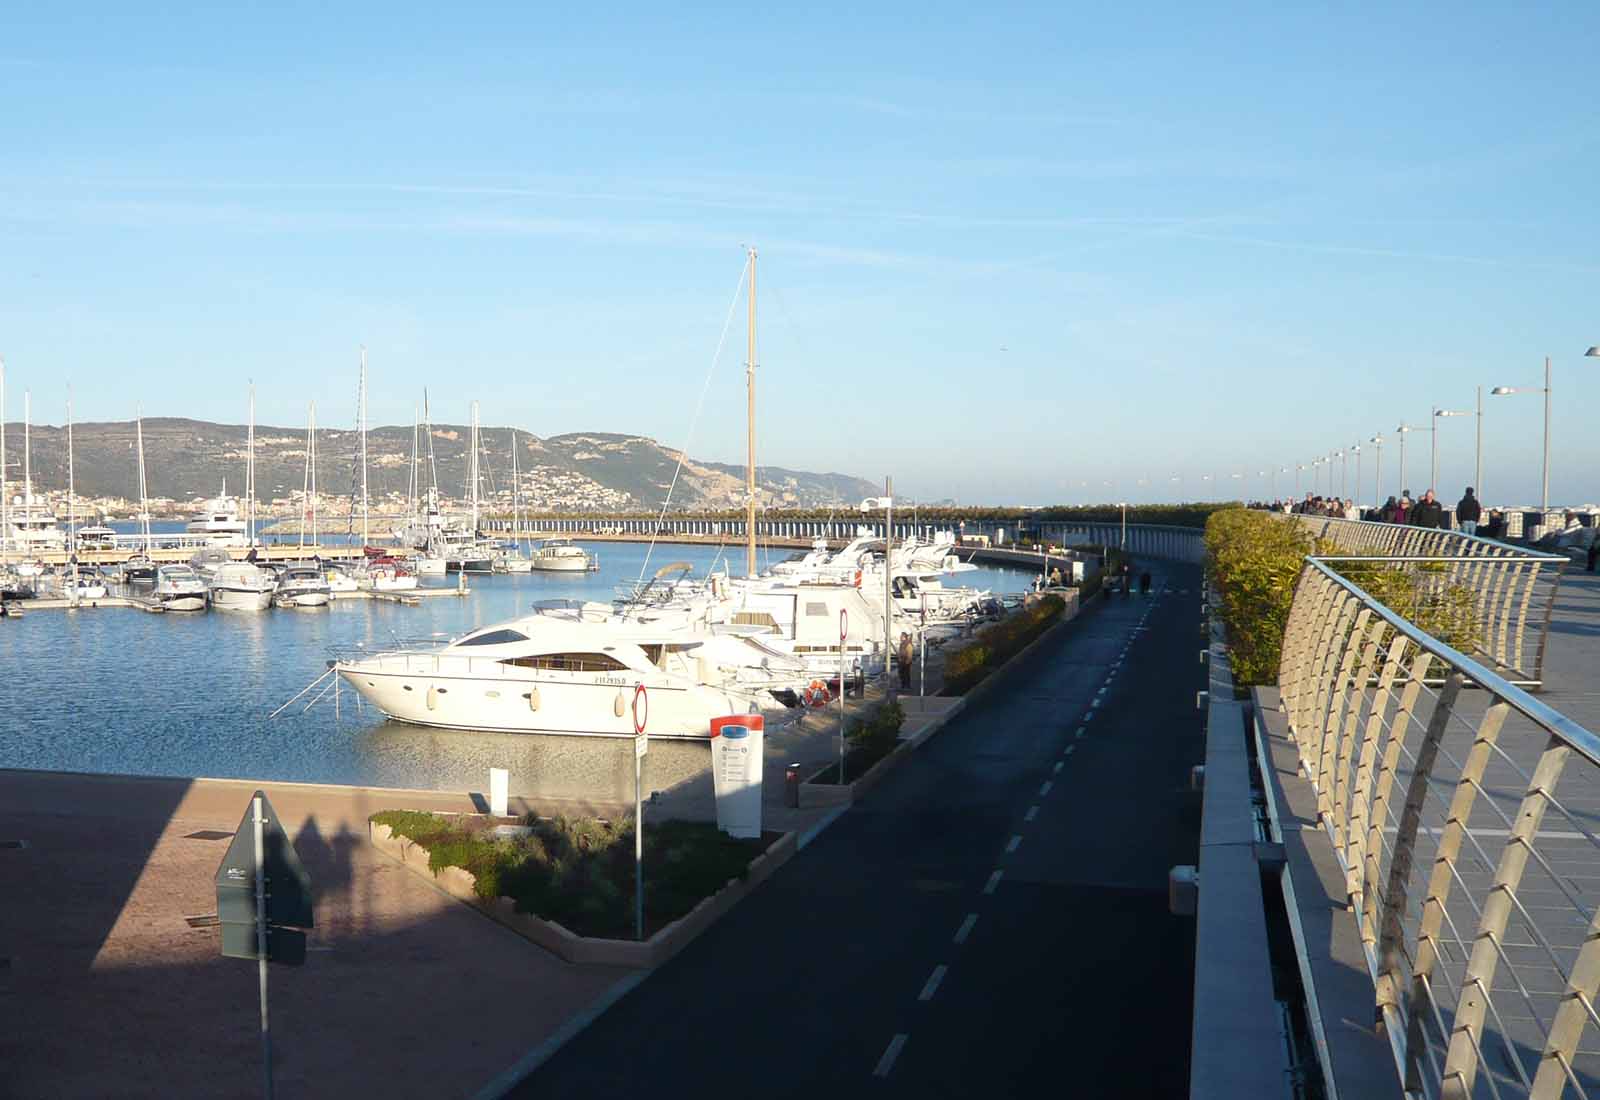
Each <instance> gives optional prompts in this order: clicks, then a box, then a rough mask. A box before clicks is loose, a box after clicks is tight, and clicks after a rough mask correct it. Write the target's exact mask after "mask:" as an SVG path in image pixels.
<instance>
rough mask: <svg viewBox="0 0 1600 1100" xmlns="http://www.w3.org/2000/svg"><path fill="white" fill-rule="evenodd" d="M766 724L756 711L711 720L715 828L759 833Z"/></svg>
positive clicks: (730, 832) (745, 834)
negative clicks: (763, 744) (715, 798)
mask: <svg viewBox="0 0 1600 1100" xmlns="http://www.w3.org/2000/svg"><path fill="white" fill-rule="evenodd" d="M765 724H766V723H765V720H764V719H763V718H762V716H761V715H759V714H738V715H734V716H732V717H729V718H713V719H712V720H711V785H712V789H713V790H714V791H715V792H716V796H717V828H719V829H721V830H722V831H723V832H725V833H727V834H728V835H729V836H733V837H759V836H760V835H761V773H762V769H763V760H762V741H763V738H764V733H765Z"/></svg>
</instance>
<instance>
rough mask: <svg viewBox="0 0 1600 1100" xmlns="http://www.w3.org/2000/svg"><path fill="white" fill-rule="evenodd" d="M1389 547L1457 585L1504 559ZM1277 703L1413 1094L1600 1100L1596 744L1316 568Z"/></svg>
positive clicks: (1303, 586) (1292, 624)
mask: <svg viewBox="0 0 1600 1100" xmlns="http://www.w3.org/2000/svg"><path fill="white" fill-rule="evenodd" d="M1374 526H1378V525H1374ZM1341 534H1342V532H1341ZM1344 537H1350V536H1344ZM1360 537H1361V538H1363V539H1364V538H1365V536H1364V535H1363V536H1360ZM1374 537H1375V538H1376V539H1377V540H1378V543H1377V544H1376V547H1375V548H1376V549H1377V550H1378V551H1379V552H1381V553H1385V554H1388V555H1391V556H1396V557H1400V558H1409V557H1414V556H1417V552H1418V551H1420V552H1422V553H1424V554H1429V553H1431V554H1434V555H1442V557H1439V558H1436V559H1434V560H1443V561H1446V562H1450V563H1451V566H1452V568H1454V567H1456V566H1459V565H1461V564H1462V562H1461V561H1460V560H1459V559H1462V558H1465V559H1469V561H1482V560H1489V561H1491V562H1492V561H1494V560H1495V559H1496V558H1503V557H1504V555H1502V554H1500V553H1499V552H1498V551H1496V552H1494V553H1490V552H1489V551H1488V550H1484V551H1482V552H1478V553H1469V552H1463V551H1464V550H1468V549H1472V548H1464V547H1463V546H1462V545H1461V544H1460V543H1459V542H1457V543H1454V544H1452V543H1450V542H1449V541H1441V540H1440V539H1439V537H1438V533H1432V534H1424V535H1423V536H1422V539H1423V540H1424V541H1422V542H1420V543H1409V542H1407V541H1406V539H1405V536H1401V540H1402V541H1401V542H1398V543H1387V542H1384V541H1383V540H1384V539H1387V538H1389V537H1390V536H1389V535H1387V534H1382V533H1380V534H1378V535H1376V536H1374ZM1453 537H1454V538H1456V539H1461V538H1465V537H1466V536H1453ZM1480 541H1487V540H1480ZM1492 545H1494V546H1499V545H1500V544H1492ZM1362 549H1364V550H1370V549H1374V546H1372V545H1363V546H1362ZM1504 549H1506V550H1514V548H1510V547H1506V548H1504ZM1497 568H1498V567H1497ZM1485 575H1488V576H1492V572H1491V573H1490V574H1479V575H1478V576H1479V578H1480V579H1481V578H1482V577H1483V576H1485ZM1279 683H1280V688H1281V694H1280V706H1281V708H1282V710H1283V711H1284V713H1285V715H1286V717H1287V719H1288V725H1289V730H1290V734H1291V736H1292V737H1293V740H1294V741H1295V743H1296V744H1297V746H1298V749H1299V754H1300V766H1301V769H1302V770H1303V772H1304V774H1305V777H1306V779H1307V780H1309V782H1310V784H1311V786H1312V787H1313V789H1314V790H1315V793H1316V805H1317V818H1318V822H1319V825H1320V826H1321V828H1322V829H1323V830H1324V831H1325V832H1326V835H1327V838H1328V840H1329V841H1330V842H1331V844H1332V847H1333V850H1334V851H1335V853H1337V855H1338V859H1339V863H1340V866H1341V868H1342V871H1343V876H1344V887H1345V893H1346V894H1347V896H1348V899H1349V911H1350V913H1351V914H1352V915H1353V916H1354V918H1355V921H1356V924H1357V925H1358V928H1359V933H1360V939H1361V943H1362V946H1363V951H1364V953H1365V956H1366V961H1367V966H1368V970H1369V973H1370V976H1371V979H1372V982H1373V990H1374V1003H1375V1006H1376V1009H1377V1013H1378V1017H1379V1019H1380V1020H1381V1022H1382V1026H1383V1030H1384V1031H1385V1032H1386V1033H1387V1037H1388V1039H1389V1043H1390V1046H1391V1049H1392V1051H1393V1054H1394V1057H1395V1062H1396V1066H1397V1069H1398V1071H1399V1075H1400V1080H1401V1084H1402V1086H1403V1088H1404V1090H1405V1092H1406V1094H1407V1095H1410V1096H1426V1097H1433V1096H1439V1097H1450V1098H1466V1097H1501V1096H1518V1097H1541V1098H1554V1097H1558V1096H1562V1095H1568V1094H1569V1093H1568V1092H1567V1090H1568V1088H1569V1087H1570V1088H1571V1090H1572V1091H1571V1093H1570V1095H1576V1096H1584V1095H1590V1094H1594V1092H1595V1090H1596V1089H1600V1041H1597V1038H1600V1015H1597V1012H1596V1006H1595V998H1596V996H1597V994H1600V903H1597V902H1600V889H1597V887H1596V881H1597V875H1596V871H1597V869H1600V835H1597V834H1600V737H1597V736H1596V735H1595V734H1594V733H1592V732H1590V731H1589V730H1587V729H1585V728H1583V727H1582V726H1581V725H1579V724H1578V723H1576V722H1574V721H1572V720H1571V719H1569V718H1567V717H1566V716H1565V715H1563V714H1561V713H1559V712H1557V711H1555V710H1554V709H1552V708H1551V707H1549V706H1547V705H1545V704H1544V703H1542V702H1540V701H1539V700H1538V699H1536V698H1534V697H1533V696H1532V695H1530V694H1528V693H1527V692H1526V691H1523V690H1522V689H1521V688H1519V687H1517V686H1516V685H1515V684H1513V683H1512V682H1510V680H1509V679H1507V678H1506V677H1504V676H1502V675H1501V674H1500V673H1499V672H1497V671H1496V670H1495V669H1493V668H1490V667H1488V666H1487V665H1486V664H1484V663H1483V662H1481V661H1479V660H1477V659H1475V658H1474V657H1472V656H1469V655H1468V654H1466V653H1463V652H1460V651H1459V650H1457V649H1455V648H1452V647H1451V646H1449V645H1446V644H1445V643H1444V642H1442V641H1440V640H1439V639H1438V638H1435V637H1433V636H1431V635H1430V634H1428V633H1427V632H1426V631H1424V630H1423V629H1422V628H1420V627H1419V626H1417V625H1416V624H1415V623H1413V622H1411V621H1410V620H1408V619H1407V618H1405V617H1403V616H1401V615H1399V614H1397V613H1395V612H1394V611H1393V610H1392V609H1390V608H1389V607H1387V606H1385V605H1384V604H1383V603H1382V602H1380V601H1379V600H1377V599H1376V598H1374V596H1373V595H1371V594H1370V593H1368V592H1367V591H1365V590H1363V589H1362V588H1361V587H1359V586H1358V585H1357V584H1355V583H1354V582H1353V581H1351V580H1350V579H1349V578H1347V577H1345V576H1342V575H1341V574H1340V572H1339V571H1338V570H1337V569H1336V568H1335V566H1334V565H1333V564H1330V563H1329V562H1327V561H1324V560H1321V559H1318V558H1309V559H1307V561H1306V563H1305V565H1304V568H1303V570H1302V572H1301V575H1300V579H1299V582H1298V585H1297V588H1296V591H1295V596H1294V602H1293V604H1292V606H1291V610H1290V614H1289V620H1288V625H1287V629H1286V631H1285V635H1284V643H1283V651H1282V656H1281V663H1280V668H1279ZM1469 686H1472V687H1476V688H1479V689H1482V690H1481V691H1473V692H1464V691H1463V688H1466V687H1469Z"/></svg>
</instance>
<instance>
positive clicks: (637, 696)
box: [633, 684, 650, 943]
mask: <svg viewBox="0 0 1600 1100" xmlns="http://www.w3.org/2000/svg"><path fill="white" fill-rule="evenodd" d="M641 707H642V708H643V709H642V710H641V709H640V708H641ZM649 720H650V696H649V695H648V694H646V692H645V690H644V685H643V684H638V685H636V686H635V687H634V689H633V938H634V939H636V940H639V941H640V942H641V943H642V942H643V941H644V771H643V767H644V758H645V754H646V753H648V752H649V751H650V738H649V737H648V736H647V735H646V734H645V732H644V728H645V723H647V722H648V721H649Z"/></svg>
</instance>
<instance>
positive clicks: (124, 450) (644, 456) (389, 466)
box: [6, 417, 877, 511]
mask: <svg viewBox="0 0 1600 1100" xmlns="http://www.w3.org/2000/svg"><path fill="white" fill-rule="evenodd" d="M470 432H471V429H470V428H469V427H468V426H466V425H461V424H435V425H433V434H432V440H431V442H432V456H431V469H433V470H435V471H437V476H438V483H439V489H440V492H441V493H443V494H444V495H445V496H446V497H449V498H452V499H455V500H464V499H466V498H467V496H468V494H469V492H470V490H469V488H468V485H467V481H468V474H467V451H468V449H469V448H468V445H467V441H468V438H469V436H470ZM247 433H248V429H247V428H246V426H245V425H243V424H217V423H213V422H211V421H205V420H190V419H186V418H181V417H151V418H149V419H146V420H145V421H144V456H145V476H146V480H147V482H148V484H149V493H150V496H151V497H166V498H171V499H173V500H178V501H188V500H192V499H194V498H196V497H210V496H215V495H216V494H217V493H218V492H219V491H221V489H222V485H223V480H224V479H226V481H227V487H228V492H229V493H230V494H238V493H240V492H242V491H243V489H244V478H245V450H246V440H247ZM480 435H481V439H482V443H483V455H482V457H481V460H480V461H481V465H482V482H481V488H480V494H481V495H482V496H483V497H484V498H485V499H486V500H488V499H492V498H494V497H496V496H497V495H498V497H499V498H501V500H502V501H503V502H505V503H509V500H510V496H509V494H510V486H511V481H510V473H511V439H512V429H510V428H501V427H495V428H480ZM516 439H517V442H518V444H519V445H520V447H521V450H520V452H519V453H518V456H517V465H518V468H519V472H520V473H521V475H522V492H523V506H524V507H530V508H534V509H549V510H557V509H559V510H573V511H611V510H620V509H627V508H659V507H660V506H661V504H662V502H663V501H664V500H665V499H666V495H667V489H668V486H670V485H671V483H672V475H673V471H674V469H675V468H676V466H677V463H678V459H679V455H680V452H679V451H677V450H674V449H672V448H668V447H664V446H662V445H661V444H660V443H658V442H657V441H655V440H654V439H650V438H648V437H646V436H637V435H625V434H619V433H614V432H569V433H566V434H563V435H555V436H546V437H537V436H534V435H532V434H530V433H528V432H524V431H521V430H520V429H519V430H517V432H516ZM418 442H419V445H420V451H421V454H420V459H419V472H420V478H421V483H422V485H423V486H424V487H426V486H428V485H430V484H431V483H432V474H430V455H429V442H430V441H429V438H428V436H427V435H426V433H422V434H420V435H419V436H418ZM22 443H23V436H22V425H21V424H20V423H8V424H7V425H6V456H7V458H8V460H9V468H10V473H9V476H10V477H11V478H12V479H14V480H15V481H18V482H20V481H21V479H22V472H23V461H22V459H23V455H22ZM135 443H136V430H135V424H134V422H133V421H131V420H129V421H112V422H90V423H83V424H76V425H74V426H73V429H72V450H73V467H74V474H75V481H76V487H77V491H78V494H79V495H80V496H84V497H121V498H124V499H129V500H132V499H136V498H137V497H138V492H139V484H138V457H137V450H136V446H135ZM412 443H413V435H412V429H411V428H409V427H405V426H385V427H380V428H370V429H368V431H367V479H368V491H369V493H370V494H371V495H372V497H373V498H374V499H375V500H378V499H381V498H383V497H386V496H389V495H391V494H405V493H406V492H407V491H408V487H409V485H410V479H411V462H412ZM32 444H33V446H32V470H33V483H34V489H35V491H37V492H41V493H42V492H46V491H50V490H58V489H65V488H66V485H67V433H66V429H65V428H63V427H59V426H53V425H38V424H36V425H34V426H33V428H32ZM359 444H360V433H358V432H357V431H355V430H353V429H347V428H318V429H317V433H316V449H317V489H318V491H319V493H321V494H323V495H326V496H347V495H349V494H351V493H352V492H358V491H359V488H360V484H361V481H360V477H361V475H360V470H359V468H358V465H357V456H358V453H359ZM305 458H306V430H305V428H303V427H301V428H286V427H280V426H276V425H265V424H258V425H256V484H257V493H258V496H259V497H260V499H261V500H263V501H271V500H273V499H274V498H285V497H288V496H290V495H291V494H292V493H298V492H299V491H300V490H301V487H302V485H303V483H304V474H305ZM756 480H757V484H758V486H759V488H760V490H761V495H762V502H763V504H764V505H767V506H771V507H820V506H826V505H829V504H832V503H834V502H835V501H842V502H844V503H846V504H849V503H853V502H855V501H858V500H860V499H861V498H862V497H864V496H868V495H871V494H872V493H874V492H876V491H877V489H876V487H875V486H874V485H873V484H872V483H871V482H868V481H865V480H863V479H862V478H858V477H853V476H850V475H848V474H838V473H821V474H819V473H810V472H807V471H804V470H789V469H785V468H782V467H777V466H758V467H757V468H756ZM743 501H744V467H742V466H732V465H729V464H726V463H717V462H700V461H696V460H695V459H693V458H686V459H685V460H684V463H683V469H682V472H681V473H680V474H679V477H678V484H677V486H676V488H675V489H674V490H673V494H672V505H673V508H674V509H678V508H683V509H704V508H728V507H735V506H738V505H741V504H742V503H743Z"/></svg>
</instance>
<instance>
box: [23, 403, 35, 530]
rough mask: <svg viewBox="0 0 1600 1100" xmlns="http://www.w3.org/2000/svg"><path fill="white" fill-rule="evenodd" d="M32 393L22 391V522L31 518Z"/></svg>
mask: <svg viewBox="0 0 1600 1100" xmlns="http://www.w3.org/2000/svg"><path fill="white" fill-rule="evenodd" d="M32 424H33V392H32V391H31V390H23V391H22V522H23V523H27V522H28V520H30V519H32V518H33V466H32V463H33V437H32V435H31V432H32Z"/></svg>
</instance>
